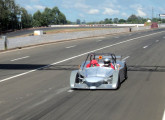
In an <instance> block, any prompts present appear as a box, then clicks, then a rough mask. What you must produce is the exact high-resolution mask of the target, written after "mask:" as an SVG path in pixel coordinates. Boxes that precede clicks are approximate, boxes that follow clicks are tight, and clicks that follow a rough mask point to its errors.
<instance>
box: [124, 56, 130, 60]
mask: <svg viewBox="0 0 165 120" xmlns="http://www.w3.org/2000/svg"><path fill="white" fill-rule="evenodd" d="M129 57H130V56H127V57H125V58H123V59H122V60H124V61H125V60H126V59H128V58H129Z"/></svg>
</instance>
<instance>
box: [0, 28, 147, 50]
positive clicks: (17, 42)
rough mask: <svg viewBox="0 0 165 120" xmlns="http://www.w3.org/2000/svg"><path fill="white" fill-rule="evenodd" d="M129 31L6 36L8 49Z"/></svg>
mask: <svg viewBox="0 0 165 120" xmlns="http://www.w3.org/2000/svg"><path fill="white" fill-rule="evenodd" d="M146 29H150V27H132V28H131V31H138V30H146ZM129 31H130V29H129V28H113V29H103V30H94V31H80V32H71V33H58V34H51V35H40V36H27V37H17V38H8V49H12V48H19V47H25V46H31V45H37V44H43V43H49V42H57V41H64V40H70V39H78V38H85V37H94V36H101V35H107V34H114V33H122V32H129ZM0 50H5V48H4V40H3V39H0Z"/></svg>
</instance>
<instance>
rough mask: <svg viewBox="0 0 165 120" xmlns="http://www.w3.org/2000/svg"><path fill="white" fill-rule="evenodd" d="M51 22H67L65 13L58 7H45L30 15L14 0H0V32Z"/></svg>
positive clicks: (49, 23)
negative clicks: (41, 10)
mask: <svg viewBox="0 0 165 120" xmlns="http://www.w3.org/2000/svg"><path fill="white" fill-rule="evenodd" d="M52 24H56V25H58V24H67V20H66V17H65V15H64V14H63V13H62V12H61V11H60V10H59V9H58V7H54V8H52V9H50V8H45V10H44V11H43V12H40V11H39V10H38V11H37V12H35V13H34V14H33V15H31V14H28V12H27V10H26V9H25V8H23V7H20V6H19V5H17V4H16V3H15V0H0V32H2V31H8V30H15V29H22V28H30V27H41V26H48V25H52Z"/></svg>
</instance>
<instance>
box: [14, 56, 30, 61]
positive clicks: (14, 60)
mask: <svg viewBox="0 0 165 120" xmlns="http://www.w3.org/2000/svg"><path fill="white" fill-rule="evenodd" d="M28 57H29V56H25V57H21V58H17V59H13V60H11V61H12V62H13V61H18V60H22V59H25V58H28Z"/></svg>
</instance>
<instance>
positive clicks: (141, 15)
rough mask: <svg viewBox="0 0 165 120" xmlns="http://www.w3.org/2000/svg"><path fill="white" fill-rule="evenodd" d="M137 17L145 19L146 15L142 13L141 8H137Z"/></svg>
mask: <svg viewBox="0 0 165 120" xmlns="http://www.w3.org/2000/svg"><path fill="white" fill-rule="evenodd" d="M136 11H137V15H138V16H140V17H145V16H146V15H147V14H146V13H145V12H143V11H142V8H137V10H136Z"/></svg>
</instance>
